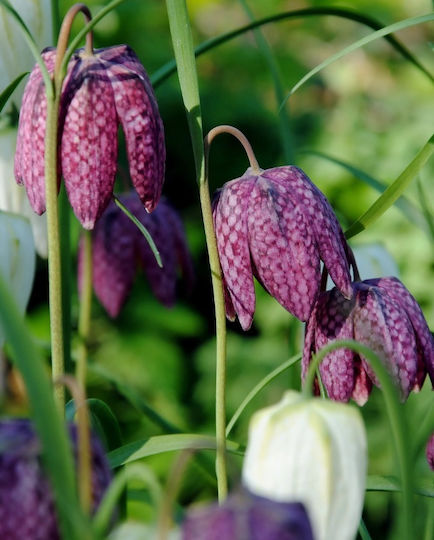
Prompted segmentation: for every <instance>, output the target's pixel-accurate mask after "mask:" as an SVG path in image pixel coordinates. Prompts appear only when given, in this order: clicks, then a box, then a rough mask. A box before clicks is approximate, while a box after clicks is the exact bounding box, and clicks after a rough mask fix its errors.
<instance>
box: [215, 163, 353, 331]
mask: <svg viewBox="0 0 434 540" xmlns="http://www.w3.org/2000/svg"><path fill="white" fill-rule="evenodd" d="M213 216H214V225H215V232H216V236H217V246H218V251H219V257H220V263H221V266H222V271H223V278H224V286H225V293H226V314H227V316H228V318H229V319H232V320H233V319H234V318H235V315H237V316H238V319H239V321H240V324H241V326H242V328H243V329H244V330H247V329H248V328H249V327H250V325H251V323H252V318H253V313H254V311H255V291H254V285H253V276H255V277H256V278H257V279H258V281H259V282H260V283H261V284H262V285H263V286H264V288H265V289H266V290H267V291H268V292H269V293H270V294H271V295H272V296H274V297H275V298H276V300H278V302H280V304H282V306H283V307H284V308H286V309H287V310H288V311H290V312H291V313H293V314H294V315H295V316H296V317H298V318H299V319H301V320H302V321H306V320H307V319H308V317H309V315H310V313H311V311H312V309H313V306H314V304H315V301H316V299H317V296H318V293H319V286H320V280H321V276H320V260H322V261H323V262H324V264H325V266H326V268H327V270H328V272H329V274H330V276H331V277H332V279H333V281H334V282H335V283H336V285H337V286H338V287H339V289H340V290H341V291H342V293H343V294H344V295H345V297H347V298H350V297H351V294H352V290H351V278H350V274H349V265H348V260H347V253H346V243H345V239H344V236H343V233H342V230H341V228H340V226H339V223H338V221H337V219H336V217H335V215H334V213H333V210H332V208H331V206H330V204H329V203H328V201H327V199H326V198H325V196H324V195H323V194H322V193H321V191H320V190H319V189H318V188H317V187H316V186H315V185H314V184H313V183H312V182H311V181H310V179H309V178H308V177H307V176H306V175H305V174H304V173H303V171H301V170H300V169H298V168H297V167H289V166H288V167H276V168H274V169H267V170H264V171H259V172H258V173H255V172H254V171H253V169H251V168H249V169H247V171H246V173H245V174H244V175H243V176H242V177H241V178H237V179H236V180H232V181H231V182H227V183H226V184H225V185H224V186H223V188H222V189H221V190H220V191H219V192H218V194H217V196H216V199H215V200H214V203H213Z"/></svg>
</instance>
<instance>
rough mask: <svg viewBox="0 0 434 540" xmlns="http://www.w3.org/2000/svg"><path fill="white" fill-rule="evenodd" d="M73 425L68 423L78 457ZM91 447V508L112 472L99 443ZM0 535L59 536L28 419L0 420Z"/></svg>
mask: <svg viewBox="0 0 434 540" xmlns="http://www.w3.org/2000/svg"><path fill="white" fill-rule="evenodd" d="M76 431H77V430H76V427H75V426H70V436H71V439H72V442H73V447H74V454H75V458H76V459H77V455H76V454H77V433H76ZM91 446H92V496H93V508H94V509H96V508H97V506H98V505H99V503H100V501H101V499H102V497H103V495H104V492H105V490H106V489H107V487H108V485H109V483H110V480H111V473H110V468H109V466H108V462H107V459H106V457H105V455H104V452H103V449H102V446H101V444H100V442H99V440H97V439H96V438H95V437H92V439H91ZM0 538H4V539H7V540H23V539H27V540H58V539H59V538H60V535H59V531H58V525H57V517H56V513H55V508H54V502H53V494H52V491H51V487H50V483H49V480H48V478H47V477H46V474H45V472H44V470H43V468H42V465H41V445H40V442H39V440H38V438H37V436H36V434H35V431H34V429H33V427H32V424H31V423H30V422H29V421H28V420H27V419H9V420H2V421H1V422H0Z"/></svg>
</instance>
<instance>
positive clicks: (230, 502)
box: [182, 490, 313, 540]
mask: <svg viewBox="0 0 434 540" xmlns="http://www.w3.org/2000/svg"><path fill="white" fill-rule="evenodd" d="M182 532H183V535H182V538H183V540H220V539H223V538H224V539H225V540H244V539H247V538H248V539H250V540H265V539H267V540H313V536H312V529H311V526H310V522H309V518H308V516H307V513H306V510H305V509H304V507H303V505H302V504H300V503H297V502H291V503H288V502H277V501H273V500H269V499H266V498H265V497H260V496H258V495H255V494H253V493H250V492H249V491H248V490H242V491H240V492H239V493H235V494H232V495H230V496H229V497H228V498H227V499H226V500H225V501H224V503H223V504H221V505H218V504H211V505H208V506H202V507H200V506H199V507H197V508H194V509H192V510H190V511H189V512H188V513H187V517H186V519H185V521H184V523H183V526H182Z"/></svg>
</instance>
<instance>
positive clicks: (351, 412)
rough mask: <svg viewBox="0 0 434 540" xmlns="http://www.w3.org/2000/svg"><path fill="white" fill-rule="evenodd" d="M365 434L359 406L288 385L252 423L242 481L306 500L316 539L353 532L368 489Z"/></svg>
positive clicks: (269, 493) (280, 496)
mask: <svg viewBox="0 0 434 540" xmlns="http://www.w3.org/2000/svg"><path fill="white" fill-rule="evenodd" d="M366 453H367V452H366V434H365V429H364V425H363V422H362V418H361V415H360V413H359V411H358V410H357V409H356V408H353V407H351V406H348V405H344V404H342V403H336V402H333V401H328V400H324V399H319V398H311V399H308V398H305V397H304V396H302V395H301V394H299V393H297V392H294V391H290V392H287V393H286V394H285V395H284V397H283V399H282V400H281V401H280V402H279V403H277V404H276V405H274V406H272V407H268V408H266V409H262V410H261V411H258V412H257V413H256V414H255V415H254V416H253V419H252V421H251V423H250V430H249V442H248V445H247V450H246V455H245V459H244V465H243V483H244V485H245V486H246V487H247V488H248V489H249V490H251V491H252V492H253V493H256V494H258V495H261V496H263V497H268V498H269V499H274V500H276V501H285V502H292V501H298V502H301V503H303V504H304V505H305V507H306V509H307V512H308V514H309V517H310V520H311V524H312V528H313V533H314V538H316V540H332V539H333V540H349V539H351V538H354V537H355V535H356V532H357V527H358V524H359V521H360V517H361V513H362V508H363V499H364V493H365V476H366V462H367V455H366Z"/></svg>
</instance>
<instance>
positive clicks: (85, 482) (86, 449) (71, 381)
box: [55, 375, 92, 514]
mask: <svg viewBox="0 0 434 540" xmlns="http://www.w3.org/2000/svg"><path fill="white" fill-rule="evenodd" d="M55 383H56V384H57V385H58V386H61V385H62V386H66V387H67V388H68V390H69V391H70V393H71V395H72V397H73V399H74V401H75V409H76V411H77V434H78V436H77V448H78V467H77V469H78V480H77V485H78V490H79V497H80V502H81V507H82V510H83V512H84V513H85V514H89V513H90V510H91V506H92V470H91V448H90V423H89V410H88V408H87V403H86V394H85V390H84V387H83V386H82V385H81V384H80V383H79V382H78V381H77V380H76V379H75V378H74V377H72V375H62V376H61V377H59V378H58V379H57V380H56V381H55Z"/></svg>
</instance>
